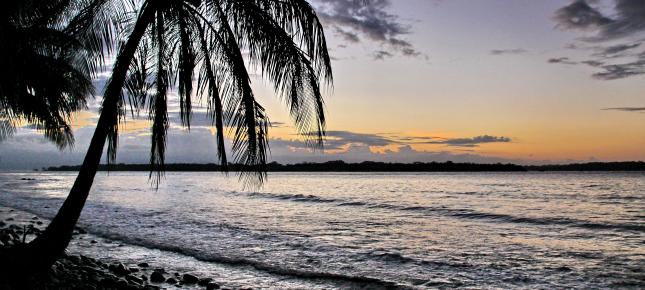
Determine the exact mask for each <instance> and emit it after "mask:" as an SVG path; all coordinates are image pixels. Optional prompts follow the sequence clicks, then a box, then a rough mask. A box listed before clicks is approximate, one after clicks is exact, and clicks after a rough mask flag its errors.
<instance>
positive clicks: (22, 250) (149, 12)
mask: <svg viewBox="0 0 645 290" xmlns="http://www.w3.org/2000/svg"><path fill="white" fill-rule="evenodd" d="M141 9H142V10H141V11H142V12H141V13H140V14H139V17H138V19H137V22H136V24H135V26H134V29H133V31H132V33H131V34H130V37H129V38H128V39H127V42H126V44H125V45H124V46H123V48H122V49H121V50H120V51H119V55H118V56H117V59H116V63H115V64H114V68H113V71H112V78H111V79H110V80H109V82H108V84H107V87H106V90H105V93H104V96H103V106H102V108H101V114H100V117H99V121H98V123H97V125H96V129H95V130H94V135H93V136H92V140H91V143H90V146H89V148H88V150H87V153H86V155H85V159H84V160H83V164H82V166H81V168H80V171H79V173H78V176H77V177H76V180H75V181H74V185H73V186H72V189H71V190H70V192H69V195H68V196H67V198H66V199H65V202H64V203H63V206H62V207H61V208H60V210H59V211H58V213H57V214H56V217H54V219H53V220H52V222H51V223H50V224H49V226H47V229H45V231H44V232H42V234H41V235H40V236H38V237H37V238H36V239H34V240H33V241H32V242H30V243H29V244H27V245H22V246H18V247H15V248H14V249H12V250H14V251H13V252H12V253H10V254H9V258H10V261H2V264H3V267H7V268H8V269H7V270H9V271H11V272H13V273H16V274H26V273H29V272H34V271H38V270H46V269H49V268H50V267H51V266H52V265H53V263H54V262H55V261H56V260H57V259H58V258H59V257H60V256H61V255H62V254H63V253H64V252H65V249H66V248H67V245H68V244H69V242H70V241H71V239H72V233H73V231H74V228H75V226H76V222H77V221H78V218H79V217H80V215H81V211H82V210H83V206H84V205H85V201H86V200H87V196H88V195H89V193H90V189H91V188H92V183H93V181H94V176H95V175H96V171H97V169H98V165H99V163H100V162H101V156H102V155H103V148H104V147H105V141H106V138H107V136H108V132H109V129H110V126H111V125H112V124H116V122H118V120H117V118H118V109H119V108H118V105H119V100H120V99H121V90H122V88H123V85H124V83H125V78H126V75H127V72H128V68H129V66H130V63H131V62H132V59H133V58H134V54H135V52H136V50H137V47H138V46H139V42H140V41H141V39H142V37H143V35H144V34H145V31H146V29H147V27H148V24H149V23H151V22H150V21H151V19H154V18H153V16H154V12H155V11H154V9H153V7H151V5H144V6H143V7H142V8H141Z"/></svg>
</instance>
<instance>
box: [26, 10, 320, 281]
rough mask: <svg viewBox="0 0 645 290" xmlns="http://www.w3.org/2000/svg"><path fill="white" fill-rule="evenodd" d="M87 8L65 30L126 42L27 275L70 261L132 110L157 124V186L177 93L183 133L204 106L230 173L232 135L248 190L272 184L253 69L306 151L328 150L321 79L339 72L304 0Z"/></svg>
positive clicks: (101, 47) (87, 38) (30, 251)
mask: <svg viewBox="0 0 645 290" xmlns="http://www.w3.org/2000/svg"><path fill="white" fill-rule="evenodd" d="M81 2H83V3H84V5H81V6H82V7H81V8H79V11H80V12H79V13H78V14H77V15H76V16H74V17H73V18H72V19H71V21H70V23H69V26H68V31H70V32H71V33H73V35H75V36H77V37H79V38H80V39H83V40H84V42H83V43H84V45H86V46H88V47H91V48H92V51H108V50H109V46H110V44H111V43H114V42H115V41H118V40H122V41H120V43H119V45H118V49H117V51H118V53H117V56H116V61H115V63H114V67H113V70H112V76H111V78H110V79H109V81H108V82H107V84H106V87H105V91H104V94H103V104H102V108H101V114H100V117H99V121H98V124H97V126H96V129H95V132H94V135H93V137H92V140H91V143H90V146H89V149H88V151H87V154H86V156H85V159H84V161H83V164H82V166H81V169H80V171H79V174H78V177H77V178H76V180H75V182H74V185H73V186H72V189H71V190H70V193H69V195H68V197H67V199H66V200H65V202H64V204H63V206H62V207H61V209H60V210H59V212H58V214H57V215H56V217H55V218H54V219H53V220H52V222H51V224H50V225H49V226H48V227H47V229H46V230H45V231H44V232H43V234H42V235H40V236H39V237H37V238H36V239H35V240H34V241H32V242H31V243H30V244H29V245H27V246H25V247H23V248H21V249H17V251H18V253H19V254H18V255H17V257H20V258H18V259H17V260H16V261H15V262H16V263H20V262H23V261H24V266H26V267H29V268H30V269H33V268H34V267H36V265H38V266H41V267H47V266H50V265H51V264H52V263H53V262H54V261H55V260H56V258H57V257H58V256H60V255H61V254H62V253H63V252H64V249H65V248H66V247H67V245H68V243H69V241H70V239H71V236H72V232H73V229H74V226H75V224H76V222H77V220H78V218H79V216H80V214H81V211H82V209H83V206H84V204H85V201H86V199H87V197H88V194H89V191H90V188H91V186H92V182H93V179H94V176H95V174H96V171H97V167H98V165H99V162H100V160H101V156H102V154H103V150H104V147H105V143H106V141H107V142H108V146H107V157H108V161H109V162H110V161H113V160H114V159H115V157H116V150H117V144H118V143H117V139H118V138H117V137H118V129H119V122H120V121H121V120H123V119H124V118H125V116H126V111H127V109H128V108H129V109H130V110H131V111H133V112H137V113H138V112H139V111H140V110H146V111H147V115H148V118H149V120H150V122H151V124H152V127H151V132H152V134H151V135H152V138H151V143H152V144H151V151H150V165H151V175H150V177H151V179H152V180H153V181H154V182H155V183H156V182H158V181H159V178H160V177H161V174H162V172H163V169H164V153H165V148H166V132H167V130H168V127H169V119H168V106H167V98H168V91H169V90H170V89H171V88H172V87H174V86H175V85H176V87H177V90H178V92H179V100H180V102H179V103H180V108H181V112H180V115H181V124H182V125H183V126H185V127H187V128H190V120H191V110H192V98H193V97H199V98H200V99H201V98H206V99H207V100H206V102H207V104H208V106H207V109H208V113H209V116H210V117H211V118H212V121H213V124H214V125H215V127H216V129H217V137H216V138H217V148H216V150H217V153H218V157H219V162H220V164H221V165H222V167H223V168H224V169H225V168H226V165H227V164H228V159H227V153H226V152H225V146H224V134H225V133H224V130H225V128H227V127H228V128H230V129H229V130H230V131H229V132H230V133H231V135H232V147H231V148H232V151H233V154H232V156H233V158H234V162H236V163H242V164H244V165H246V166H245V168H247V169H248V172H246V173H245V174H242V175H241V176H242V177H244V178H245V180H246V181H255V182H262V181H263V180H264V178H265V177H266V169H265V167H266V150H267V149H268V143H267V142H268V137H267V136H268V135H267V134H268V128H269V127H270V123H269V120H268V118H267V115H266V113H265V110H264V108H263V107H262V106H261V105H260V104H259V103H258V101H257V100H256V98H255V95H254V92H253V90H252V87H251V77H250V73H249V69H253V70H254V71H258V72H259V73H261V75H262V76H263V77H265V78H267V79H268V80H270V81H271V83H272V84H273V88H274V90H275V92H276V93H277V94H278V95H279V96H280V97H282V99H283V100H284V101H285V103H286V105H287V106H288V108H289V110H290V113H291V116H292V118H293V121H294V122H295V124H296V127H297V128H298V130H299V131H300V132H301V133H306V134H302V135H303V136H305V137H308V138H309V139H308V144H310V145H312V146H322V140H323V137H324V128H325V118H324V108H323V99H322V96H321V85H320V80H321V79H322V80H323V81H325V84H326V85H331V82H332V73H331V66H330V60H329V55H328V52H327V47H326V42H325V36H324V33H323V28H322V25H321V24H320V22H319V20H318V18H317V16H316V13H315V11H314V10H313V8H312V7H311V6H310V5H309V4H308V3H307V2H306V0H141V1H132V2H130V3H126V4H124V2H123V1H121V0H86V1H81ZM126 34H127V37H123V38H119V35H126ZM194 79H196V85H195V86H194V81H193V80H194ZM128 105H129V106H128ZM310 132H315V134H310ZM153 171H154V172H156V173H154V174H153ZM16 268H18V267H16Z"/></svg>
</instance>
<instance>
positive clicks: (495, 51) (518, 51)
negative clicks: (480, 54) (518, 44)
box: [490, 48, 528, 55]
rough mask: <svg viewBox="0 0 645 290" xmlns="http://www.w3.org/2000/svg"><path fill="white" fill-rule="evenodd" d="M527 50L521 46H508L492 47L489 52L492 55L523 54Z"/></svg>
mask: <svg viewBox="0 0 645 290" xmlns="http://www.w3.org/2000/svg"><path fill="white" fill-rule="evenodd" d="M527 52H528V51H527V50H526V49H523V48H510V49H493V50H491V51H490V54H492V55H507V54H510V55H515V54H524V53H527Z"/></svg>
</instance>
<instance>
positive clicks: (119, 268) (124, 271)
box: [112, 263, 130, 276]
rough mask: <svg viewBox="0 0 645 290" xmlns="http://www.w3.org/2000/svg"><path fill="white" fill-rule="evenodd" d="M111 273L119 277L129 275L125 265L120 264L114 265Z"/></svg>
mask: <svg viewBox="0 0 645 290" xmlns="http://www.w3.org/2000/svg"><path fill="white" fill-rule="evenodd" d="M112 272H114V273H115V274H117V275H119V276H125V275H128V274H130V270H128V268H126V267H125V265H123V264H121V263H119V264H118V265H116V266H115V267H114V270H112Z"/></svg>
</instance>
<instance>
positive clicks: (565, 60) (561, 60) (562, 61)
mask: <svg viewBox="0 0 645 290" xmlns="http://www.w3.org/2000/svg"><path fill="white" fill-rule="evenodd" d="M547 62H548V63H559V64H576V62H575V61H572V60H570V59H569V58H568V57H556V58H550V59H548V60H547Z"/></svg>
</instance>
